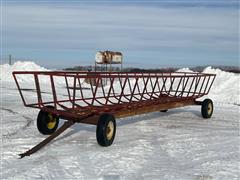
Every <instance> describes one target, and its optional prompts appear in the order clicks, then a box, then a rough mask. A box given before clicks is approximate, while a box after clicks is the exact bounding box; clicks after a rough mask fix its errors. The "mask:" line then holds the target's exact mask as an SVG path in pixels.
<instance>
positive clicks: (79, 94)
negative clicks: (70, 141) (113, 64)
mask: <svg viewBox="0 0 240 180" xmlns="http://www.w3.org/2000/svg"><path fill="white" fill-rule="evenodd" d="M22 76H25V77H26V76H28V77H29V81H28V82H24V80H23V78H21V77H22ZM13 77H14V80H15V82H16V85H17V88H18V90H19V93H20V96H21V99H22V101H23V104H24V106H26V107H32V108H38V109H40V111H39V114H38V116H37V128H38V130H39V131H40V132H41V133H42V134H45V135H50V136H48V137H47V138H46V139H44V140H43V141H42V142H40V143H39V144H37V145H36V146H35V147H33V148H32V149H30V150H28V151H26V152H25V153H23V154H20V157H21V158H23V157H24V156H30V155H31V154H33V153H35V152H36V151H38V150H39V149H40V148H42V147H43V146H45V145H46V144H47V143H49V142H50V141H51V140H52V139H54V138H55V137H57V136H58V135H60V134H61V133H62V132H64V131H65V130H66V129H67V128H69V127H70V126H72V125H73V124H74V123H86V124H93V125H96V126H97V128H96V137H97V142H98V144H99V145H101V146H110V145H111V144H112V142H113V140H114V137H115V133H116V122H115V118H122V117H127V116H132V115H138V114H144V113H149V112H154V111H162V112H166V111H167V110H168V109H172V108H178V107H183V106H187V105H201V113H202V116H203V118H210V117H211V115H212V113H213V103H212V101H211V100H210V99H205V100H204V101H197V99H198V98H200V97H202V96H204V95H207V94H208V93H209V90H210V88H211V86H212V84H213V82H214V79H215V75H214V74H204V73H186V72H173V73H127V72H63V71H44V72H43V71H15V72H13ZM89 78H90V79H92V80H93V81H94V83H90V84H87V83H86V81H85V80H86V79H89ZM93 81H90V82H93ZM31 82H32V83H31ZM105 82H107V83H105ZM103 84H107V85H105V86H104V85H103ZM30 86H32V87H30ZM59 119H65V120H66V121H65V122H64V123H63V125H62V126H61V127H60V128H58V123H59ZM57 128H58V129H57Z"/></svg>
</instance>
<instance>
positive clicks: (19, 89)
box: [13, 73, 27, 106]
mask: <svg viewBox="0 0 240 180" xmlns="http://www.w3.org/2000/svg"><path fill="white" fill-rule="evenodd" d="M13 78H14V80H15V82H16V85H17V88H18V91H19V93H20V96H21V99H22V101H23V104H24V106H26V105H27V104H26V101H25V99H24V96H23V94H22V90H21V88H20V86H19V83H18V80H17V77H16V75H15V73H13Z"/></svg>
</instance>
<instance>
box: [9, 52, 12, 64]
mask: <svg viewBox="0 0 240 180" xmlns="http://www.w3.org/2000/svg"><path fill="white" fill-rule="evenodd" d="M9 65H12V55H11V54H9Z"/></svg>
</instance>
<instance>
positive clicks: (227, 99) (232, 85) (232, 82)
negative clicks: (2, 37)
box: [0, 61, 240, 104]
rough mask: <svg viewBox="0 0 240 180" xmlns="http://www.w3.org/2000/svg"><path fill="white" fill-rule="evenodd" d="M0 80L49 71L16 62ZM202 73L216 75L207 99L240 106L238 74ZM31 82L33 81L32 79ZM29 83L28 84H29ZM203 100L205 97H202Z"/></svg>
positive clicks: (5, 68) (5, 67)
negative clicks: (14, 72) (28, 72)
mask: <svg viewBox="0 0 240 180" xmlns="http://www.w3.org/2000/svg"><path fill="white" fill-rule="evenodd" d="M0 69H1V72H0V80H1V81H7V82H13V83H14V81H13V77H12V72H13V71H20V70H21V71H49V70H48V69H46V68H43V67H40V66H39V65H37V64H35V63H34V62H29V61H25V62H20V61H19V62H16V63H14V64H13V65H12V66H10V65H8V64H4V65H0ZM177 72H193V71H192V70H190V69H189V68H182V69H179V70H178V71H177ZM203 73H211V74H216V79H215V82H214V84H213V86H212V89H211V90H210V93H209V95H208V97H209V98H211V99H213V100H214V101H215V102H221V103H229V104H240V74H235V73H229V72H225V71H222V70H220V69H214V68H212V67H207V68H205V69H204V70H203ZM32 80H33V79H32ZM41 80H42V81H44V82H45V83H48V82H49V79H47V77H46V78H42V79H41ZM20 81H22V82H24V83H26V82H29V81H30V80H29V76H21V79H20ZM29 83H30V82H29ZM56 83H57V84H58V85H61V84H64V82H63V79H56ZM204 98H205V97H204Z"/></svg>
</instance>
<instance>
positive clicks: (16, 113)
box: [0, 107, 34, 138]
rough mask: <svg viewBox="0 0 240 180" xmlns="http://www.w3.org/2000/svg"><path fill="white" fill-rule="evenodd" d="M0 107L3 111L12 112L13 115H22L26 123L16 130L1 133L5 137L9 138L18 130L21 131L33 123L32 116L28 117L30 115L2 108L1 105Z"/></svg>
mask: <svg viewBox="0 0 240 180" xmlns="http://www.w3.org/2000/svg"><path fill="white" fill-rule="evenodd" d="M0 109H2V110H4V111H7V112H9V113H10V114H13V115H20V116H21V117H23V118H24V119H26V120H27V122H26V124H25V125H24V126H22V127H20V128H18V129H17V130H16V131H14V132H11V133H7V134H3V137H5V138H10V137H12V136H14V135H16V134H18V133H19V132H20V131H23V130H25V129H26V128H27V127H30V126H31V124H33V122H34V120H33V119H32V118H30V117H28V116H25V115H22V114H20V113H18V112H16V111H13V110H12V109H9V108H2V107H1V108H0Z"/></svg>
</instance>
